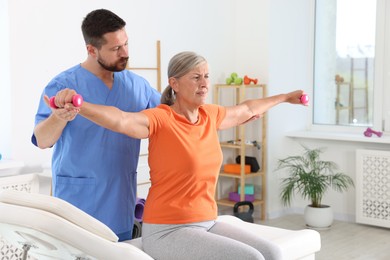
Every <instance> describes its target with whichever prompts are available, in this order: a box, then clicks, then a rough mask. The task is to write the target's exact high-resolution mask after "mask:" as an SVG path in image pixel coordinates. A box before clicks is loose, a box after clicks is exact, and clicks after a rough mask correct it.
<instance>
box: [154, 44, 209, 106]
mask: <svg viewBox="0 0 390 260" xmlns="http://www.w3.org/2000/svg"><path fill="white" fill-rule="evenodd" d="M204 62H207V61H206V59H205V58H204V57H202V56H200V55H198V54H196V53H195V52H191V51H183V52H180V53H178V54H176V55H175V56H173V57H172V59H171V60H170V61H169V64H168V78H172V77H173V78H180V77H182V76H184V75H185V74H187V73H188V72H190V71H191V70H193V69H194V68H196V67H197V66H199V64H201V63H204ZM175 99H176V97H175V93H174V91H173V89H172V87H171V86H170V85H168V86H167V87H166V88H165V89H164V91H163V93H162V95H161V104H166V105H168V106H171V105H173V103H175Z"/></svg>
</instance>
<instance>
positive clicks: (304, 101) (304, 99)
mask: <svg viewBox="0 0 390 260" xmlns="http://www.w3.org/2000/svg"><path fill="white" fill-rule="evenodd" d="M301 103H302V105H305V106H307V105H308V104H309V96H308V95H307V94H303V95H302V96H301Z"/></svg>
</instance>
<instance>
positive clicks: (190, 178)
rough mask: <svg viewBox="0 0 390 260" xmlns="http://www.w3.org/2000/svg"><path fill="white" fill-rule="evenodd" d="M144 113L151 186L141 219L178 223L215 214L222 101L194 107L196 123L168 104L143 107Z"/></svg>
mask: <svg viewBox="0 0 390 260" xmlns="http://www.w3.org/2000/svg"><path fill="white" fill-rule="evenodd" d="M143 113H145V114H146V115H147V116H148V118H149V124H150V125H149V167H150V180H151V183H152V185H151V188H150V190H149V194H148V197H147V199H146V203H145V208H144V216H143V221H144V222H146V223H151V224H183V223H190V222H200V221H207V220H213V219H215V218H216V217H217V204H216V202H215V199H214V194H215V188H216V184H217V179H218V173H219V171H220V167H221V164H222V151H221V147H220V145H219V139H218V134H217V130H218V127H219V126H220V124H221V121H222V120H223V118H224V117H225V114H226V109H225V108H224V107H222V106H218V105H212V104H207V105H203V106H201V107H200V108H199V118H198V122H197V123H196V124H191V123H190V122H189V121H188V120H187V119H186V118H184V117H183V116H180V115H178V114H177V113H176V112H174V111H173V110H172V109H171V108H170V107H169V106H167V105H159V106H158V107H157V108H151V109H147V110H144V111H143Z"/></svg>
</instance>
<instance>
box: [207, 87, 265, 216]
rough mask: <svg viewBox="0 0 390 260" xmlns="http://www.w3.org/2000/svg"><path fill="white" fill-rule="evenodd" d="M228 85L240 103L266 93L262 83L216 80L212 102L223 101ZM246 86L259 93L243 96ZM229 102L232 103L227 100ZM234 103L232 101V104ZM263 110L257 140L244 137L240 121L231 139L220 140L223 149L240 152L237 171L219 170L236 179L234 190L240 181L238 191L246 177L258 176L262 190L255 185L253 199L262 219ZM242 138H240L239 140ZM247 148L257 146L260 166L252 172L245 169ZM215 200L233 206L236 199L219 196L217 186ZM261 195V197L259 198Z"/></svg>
mask: <svg viewBox="0 0 390 260" xmlns="http://www.w3.org/2000/svg"><path fill="white" fill-rule="evenodd" d="M228 89H230V90H232V91H233V92H234V96H235V103H236V104H239V103H241V102H243V101H244V100H246V99H249V98H262V97H266V96H267V88H266V85H264V84H259V85H254V84H250V85H226V84H216V85H214V103H215V104H221V105H225V104H222V100H221V95H222V93H223V92H224V91H227V90H228ZM248 89H259V90H260V96H255V97H254V96H250V97H248V96H246V92H247V90H248ZM230 105H232V104H230ZM233 105H234V104H233ZM266 118H267V117H266V114H264V115H263V117H262V118H260V119H258V120H256V122H258V124H260V125H259V127H260V129H261V131H259V134H258V136H257V137H256V139H257V140H255V141H254V142H249V143H248V141H247V140H246V127H247V126H246V125H245V124H244V125H240V126H237V127H236V128H235V134H234V140H228V141H226V140H221V141H220V145H221V148H222V150H223V151H224V150H226V149H227V150H229V149H230V150H234V153H236V154H237V155H239V156H240V157H241V158H240V173H239V174H233V173H226V172H223V171H221V172H220V173H219V177H223V178H224V179H231V180H233V181H234V182H235V184H234V191H236V192H237V190H238V186H239V185H240V189H241V191H245V184H246V183H247V180H249V179H253V178H258V179H259V180H260V184H261V191H256V189H255V195H257V196H256V198H255V200H254V201H253V202H252V203H253V205H255V206H260V207H261V209H260V210H261V219H262V220H264V219H265V218H266V210H265V209H266V203H265V201H266V198H265V196H266V174H265V173H266V164H265V162H266V129H267V127H266ZM241 140H243V141H241ZM248 149H258V150H259V154H257V155H258V156H256V157H259V158H260V161H259V164H260V170H259V171H258V172H252V173H245V156H246V152H247V150H248ZM221 179H222V178H220V179H219V181H218V185H220V182H221ZM215 196H216V200H217V204H218V205H222V206H229V207H233V206H234V205H235V204H236V202H235V201H231V200H229V199H228V198H219V197H220V195H219V191H218V188H217V192H216V195H215ZM258 197H260V199H259V198H258ZM244 200H245V192H241V193H240V201H244Z"/></svg>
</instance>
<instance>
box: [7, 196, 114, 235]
mask: <svg viewBox="0 0 390 260" xmlns="http://www.w3.org/2000/svg"><path fill="white" fill-rule="evenodd" d="M0 202H3V203H9V204H14V205H20V206H25V207H29V208H36V209H40V210H43V211H47V212H51V213H53V214H55V215H58V216H60V217H62V218H64V219H66V220H68V221H70V222H72V223H74V224H76V225H78V226H80V227H81V228H83V229H86V230H88V231H89V232H91V233H93V234H96V235H98V236H100V237H102V238H105V239H107V240H109V241H114V242H117V241H118V239H119V238H118V236H117V235H116V234H115V233H114V232H113V231H112V230H111V229H110V228H109V227H107V226H106V225H105V224H103V223H102V222H100V221H99V220H97V219H95V218H93V217H92V216H90V215H88V214H87V213H85V212H84V211H82V210H80V209H78V208H77V207H75V206H73V205H72V204H70V203H69V202H66V201H64V200H61V199H58V198H55V197H52V196H47V195H43V194H38V193H34V194H33V193H27V192H19V191H15V190H3V191H1V192H0Z"/></svg>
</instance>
